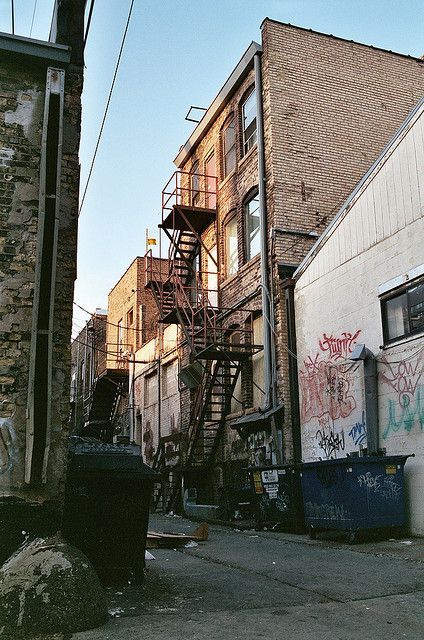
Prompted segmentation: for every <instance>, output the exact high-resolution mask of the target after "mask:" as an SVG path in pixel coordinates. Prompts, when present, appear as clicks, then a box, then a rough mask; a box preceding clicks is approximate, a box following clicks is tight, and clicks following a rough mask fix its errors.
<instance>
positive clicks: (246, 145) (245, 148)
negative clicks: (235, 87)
mask: <svg viewBox="0 0 424 640" xmlns="http://www.w3.org/2000/svg"><path fill="white" fill-rule="evenodd" d="M253 95H254V96H255V117H254V118H253V119H252V123H253V121H254V122H255V128H254V130H253V132H252V133H250V135H249V137H248V138H246V132H247V130H248V128H249V127H248V126H247V127H246V125H245V120H246V116H245V107H246V104H247V103H248V101H249V100H250V99H251V97H252V96H253ZM240 119H241V139H242V146H241V150H242V155H243V156H245V155H247V154H248V153H249V151H250V150H251V149H253V147H254V146H255V145H256V144H257V141H258V103H257V95H256V87H255V86H253V87H251V89H250V91H249V92H248V94H247V95H246V97H245V98H244V100H243V102H242V103H241V106H240ZM250 124H251V123H249V125H250ZM253 137H254V140H253V142H251V140H252V138H253Z"/></svg>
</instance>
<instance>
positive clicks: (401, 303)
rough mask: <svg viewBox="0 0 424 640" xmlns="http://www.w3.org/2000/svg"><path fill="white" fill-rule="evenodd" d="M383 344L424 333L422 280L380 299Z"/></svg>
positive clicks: (423, 281) (423, 290) (423, 283)
mask: <svg viewBox="0 0 424 640" xmlns="http://www.w3.org/2000/svg"><path fill="white" fill-rule="evenodd" d="M381 311H382V317H383V336H384V341H385V342H390V341H391V340H397V339H399V338H403V337H405V336H408V335H411V334H414V333H417V332H419V331H424V279H421V281H420V282H416V283H415V284H414V283H411V284H409V285H408V286H407V287H403V288H402V289H400V290H398V291H397V293H395V294H389V295H387V296H385V297H383V298H382V299H381Z"/></svg>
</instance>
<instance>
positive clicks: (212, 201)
mask: <svg viewBox="0 0 424 640" xmlns="http://www.w3.org/2000/svg"><path fill="white" fill-rule="evenodd" d="M205 174H206V177H205V180H206V198H205V199H206V207H207V208H208V209H216V162H215V154H214V152H213V151H211V153H210V154H209V155H208V157H207V158H206V160H205Z"/></svg>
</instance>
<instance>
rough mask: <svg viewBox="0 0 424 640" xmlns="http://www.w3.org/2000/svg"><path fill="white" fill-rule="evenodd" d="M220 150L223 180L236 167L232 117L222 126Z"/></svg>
mask: <svg viewBox="0 0 424 640" xmlns="http://www.w3.org/2000/svg"><path fill="white" fill-rule="evenodd" d="M222 150H223V169H224V178H225V177H226V176H228V175H229V174H230V173H231V172H232V171H233V169H235V167H236V129H235V123H234V116H231V117H230V118H229V119H228V120H227V122H226V123H225V124H224V127H223V130H222Z"/></svg>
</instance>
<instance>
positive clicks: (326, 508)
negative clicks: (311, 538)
mask: <svg viewBox="0 0 424 640" xmlns="http://www.w3.org/2000/svg"><path fill="white" fill-rule="evenodd" d="M305 513H306V515H307V516H308V518H319V519H321V520H349V518H350V514H349V511H348V510H347V509H346V507H345V506H344V505H343V504H331V503H323V504H317V503H316V502H307V503H306V504H305Z"/></svg>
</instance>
